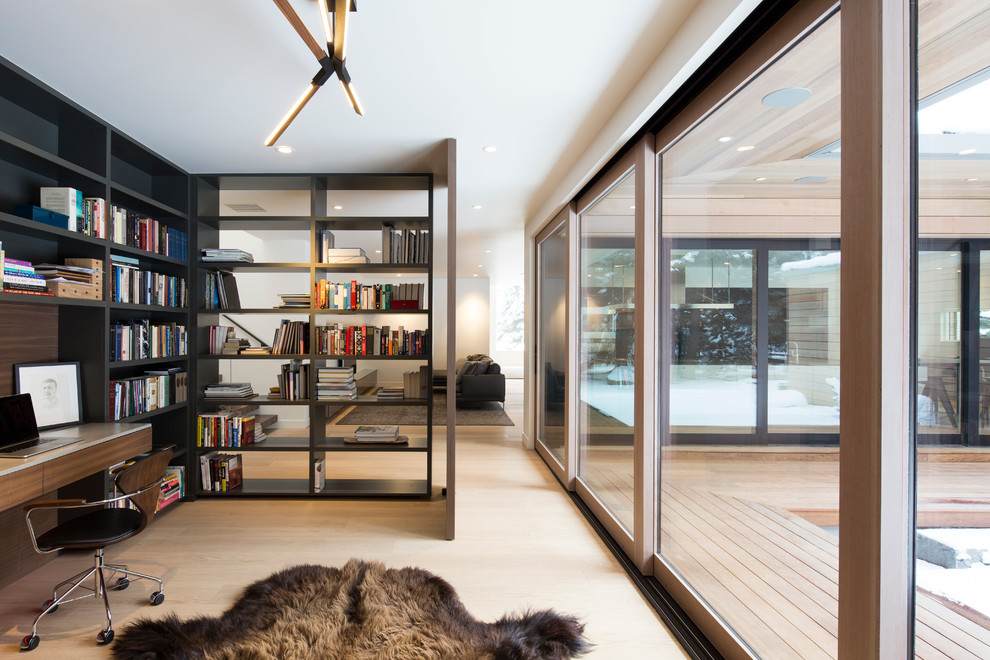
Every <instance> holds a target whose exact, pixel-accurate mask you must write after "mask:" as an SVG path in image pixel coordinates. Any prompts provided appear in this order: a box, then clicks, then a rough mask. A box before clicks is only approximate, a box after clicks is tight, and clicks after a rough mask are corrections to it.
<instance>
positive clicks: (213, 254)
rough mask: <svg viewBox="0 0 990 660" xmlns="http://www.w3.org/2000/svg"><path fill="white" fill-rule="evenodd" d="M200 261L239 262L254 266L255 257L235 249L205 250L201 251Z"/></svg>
mask: <svg viewBox="0 0 990 660" xmlns="http://www.w3.org/2000/svg"><path fill="white" fill-rule="evenodd" d="M200 261H203V262H207V263H209V262H220V261H239V262H243V263H248V264H253V263H254V255H252V254H251V253H250V252H245V251H244V250H236V249H234V248H203V249H202V250H200Z"/></svg>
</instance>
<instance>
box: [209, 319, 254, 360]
mask: <svg viewBox="0 0 990 660" xmlns="http://www.w3.org/2000/svg"><path fill="white" fill-rule="evenodd" d="M206 341H207V344H206V352H207V353H208V354H210V355H237V354H238V353H239V352H240V350H241V348H242V347H244V346H247V340H246V339H241V338H239V337H235V336H234V326H231V325H211V326H209V327H208V328H207V336H206Z"/></svg>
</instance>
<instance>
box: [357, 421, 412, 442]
mask: <svg viewBox="0 0 990 660" xmlns="http://www.w3.org/2000/svg"><path fill="white" fill-rule="evenodd" d="M401 437H402V440H400V439H399V438H400V436H399V427H398V426H392V425H367V426H359V427H357V428H356V429H354V439H353V441H354V442H406V437H405V436H401Z"/></svg>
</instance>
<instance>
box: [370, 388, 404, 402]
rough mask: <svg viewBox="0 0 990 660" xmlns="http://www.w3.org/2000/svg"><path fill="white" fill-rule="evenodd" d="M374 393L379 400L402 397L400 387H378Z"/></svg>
mask: <svg viewBox="0 0 990 660" xmlns="http://www.w3.org/2000/svg"><path fill="white" fill-rule="evenodd" d="M375 394H376V395H377V396H378V400H379V401H394V400H396V399H402V398H403V391H402V388H401V387H380V388H378V391H377V392H375Z"/></svg>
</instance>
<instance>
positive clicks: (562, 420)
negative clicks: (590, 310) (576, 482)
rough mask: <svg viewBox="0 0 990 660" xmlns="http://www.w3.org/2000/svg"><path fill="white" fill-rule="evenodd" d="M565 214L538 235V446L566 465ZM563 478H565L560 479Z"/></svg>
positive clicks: (561, 469) (562, 467) (561, 470)
mask: <svg viewBox="0 0 990 660" xmlns="http://www.w3.org/2000/svg"><path fill="white" fill-rule="evenodd" d="M567 215H568V214H567V212H566V211H565V213H563V216H564V217H563V219H562V221H559V222H557V223H555V224H554V225H553V226H552V227H550V228H548V229H547V230H545V231H544V232H543V233H542V234H541V236H540V237H537V241H538V242H537V248H536V249H537V272H538V273H539V276H538V277H539V279H538V281H537V287H536V290H537V314H538V318H537V333H538V334H537V362H536V363H537V383H538V388H539V389H538V391H539V397H538V398H539V402H540V404H539V410H538V412H537V436H536V439H537V442H539V443H540V445H542V447H543V448H544V449H545V450H546V452H548V453H549V455H550V457H551V459H550V460H551V461H553V462H555V463H556V465H557V469H558V474H559V476H561V477H563V476H564V470H565V469H566V467H567V457H566V451H567V447H566V441H567V438H566V431H567V428H568V427H567V405H566V404H567V373H568V369H567V363H568V359H567V356H568V350H567V349H568V342H567V337H568V296H567V283H568V263H569V260H568V251H569V246H568V229H567ZM562 480H566V479H562Z"/></svg>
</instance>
